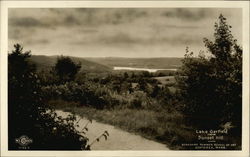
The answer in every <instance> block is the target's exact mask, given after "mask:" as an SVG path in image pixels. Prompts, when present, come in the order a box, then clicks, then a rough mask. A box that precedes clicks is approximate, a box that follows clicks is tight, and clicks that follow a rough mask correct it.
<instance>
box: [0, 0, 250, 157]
mask: <svg viewBox="0 0 250 157" xmlns="http://www.w3.org/2000/svg"><path fill="white" fill-rule="evenodd" d="M0 5H1V8H0V11H1V34H0V35H1V44H0V46H1V47H0V48H1V54H0V55H1V56H0V59H1V60H0V61H1V62H0V63H1V66H0V68H1V69H0V70H1V75H0V76H1V78H0V79H1V87H0V88H1V90H0V91H1V97H0V98H1V149H0V151H1V156H214V157H216V156H227V157H238V156H241V157H247V156H249V52H250V51H249V2H248V1H231V2H229V1H175V2H174V1H0ZM80 7H85V8H88V7H89V8H117V7H119V8H142V7H143V8H152V7H154V8H164V7H165V8H177V7H178V8H182V7H183V8H190V7H192V8H196V7H197V8H199V7H202V8H214V7H217V8H242V11H243V32H244V33H242V34H243V43H242V44H243V45H242V46H243V91H244V92H243V121H242V123H243V129H242V130H243V133H242V151H8V145H7V137H8V136H7V93H8V92H7V75H8V73H7V51H8V8H80Z"/></svg>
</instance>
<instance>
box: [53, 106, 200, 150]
mask: <svg viewBox="0 0 250 157" xmlns="http://www.w3.org/2000/svg"><path fill="white" fill-rule="evenodd" d="M70 105H71V106H70ZM72 106H74V107H72ZM56 108H57V109H62V110H64V111H67V112H72V113H75V114H78V115H80V116H83V117H86V118H89V119H94V120H96V121H99V122H102V123H106V124H111V125H113V126H116V127H118V128H121V129H122V130H126V131H128V132H131V133H135V134H139V135H141V136H143V137H145V138H147V139H151V140H154V141H157V142H160V143H163V144H166V145H167V146H168V147H169V148H170V149H175V150H176V149H183V148H182V147H181V143H185V142H188V141H192V140H193V139H194V138H195V137H194V134H193V132H194V131H193V130H194V129H192V128H190V127H188V126H186V125H184V122H183V117H182V115H180V114H179V113H166V112H155V111H149V110H137V109H113V110H106V109H104V110H97V109H94V108H90V107H75V104H74V103H73V104H65V103H63V102H62V103H61V105H60V106H59V105H57V106H56Z"/></svg>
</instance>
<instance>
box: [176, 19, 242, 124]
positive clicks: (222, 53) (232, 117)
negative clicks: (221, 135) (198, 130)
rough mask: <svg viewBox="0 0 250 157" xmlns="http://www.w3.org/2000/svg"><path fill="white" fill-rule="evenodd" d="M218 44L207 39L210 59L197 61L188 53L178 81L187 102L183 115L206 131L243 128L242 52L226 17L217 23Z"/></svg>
mask: <svg viewBox="0 0 250 157" xmlns="http://www.w3.org/2000/svg"><path fill="white" fill-rule="evenodd" d="M214 27H215V33H214V38H215V40H214V41H210V40H208V39H206V38H205V39H204V43H205V47H206V48H207V50H208V51H207V53H208V54H207V55H205V54H202V53H200V55H199V56H198V57H194V56H193V53H192V52H189V50H188V48H187V49H186V54H185V58H184V60H183V66H182V68H181V71H180V73H179V77H177V80H178V84H179V87H180V89H181V94H182V96H183V98H184V106H183V112H184V113H185V114H186V115H189V116H191V117H193V119H192V118H191V119H192V120H193V122H194V120H195V119H196V120H198V121H196V123H198V124H203V125H205V126H206V127H211V126H214V127H215V126H218V125H219V124H221V123H224V122H232V123H233V124H234V125H235V126H239V127H240V126H241V115H242V111H241V110H242V49H241V47H240V46H239V45H238V44H237V41H236V40H234V39H233V36H232V34H231V31H230V28H231V26H229V25H228V24H227V23H226V18H225V17H223V15H220V16H219V23H215V26H214ZM202 120H203V121H202Z"/></svg>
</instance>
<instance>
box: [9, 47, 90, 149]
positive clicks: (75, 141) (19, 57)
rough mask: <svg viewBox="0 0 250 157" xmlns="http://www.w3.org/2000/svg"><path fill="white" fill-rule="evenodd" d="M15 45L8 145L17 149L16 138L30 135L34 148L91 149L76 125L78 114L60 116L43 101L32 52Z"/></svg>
mask: <svg viewBox="0 0 250 157" xmlns="http://www.w3.org/2000/svg"><path fill="white" fill-rule="evenodd" d="M14 48H15V50H14V51H12V53H10V54H8V139H9V141H8V144H9V145H8V148H9V149H10V150H17V149H18V148H19V146H20V145H18V143H16V141H15V140H16V139H17V138H19V137H20V136H22V135H26V136H28V137H29V138H31V139H32V140H33V142H32V143H31V144H30V145H29V147H30V149H31V150H80V149H87V145H86V142H87V138H86V137H84V136H82V135H81V134H80V132H78V131H77V130H76V129H75V128H74V120H75V117H74V116H70V117H68V118H66V119H63V118H60V117H58V116H57V115H56V113H55V112H54V111H53V110H51V109H50V108H49V106H48V105H46V104H45V102H44V101H43V93H42V92H41V84H40V80H39V78H38V77H37V74H36V66H35V65H34V64H31V63H30V61H29V58H30V57H31V54H30V51H28V52H24V53H23V48H22V47H21V45H19V44H16V45H14ZM65 121H66V123H65Z"/></svg>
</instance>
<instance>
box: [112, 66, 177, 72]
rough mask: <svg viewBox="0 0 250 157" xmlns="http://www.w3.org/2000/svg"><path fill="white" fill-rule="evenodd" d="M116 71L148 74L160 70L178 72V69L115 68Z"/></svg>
mask: <svg viewBox="0 0 250 157" xmlns="http://www.w3.org/2000/svg"><path fill="white" fill-rule="evenodd" d="M114 70H132V71H134V70H138V71H148V72H152V73H154V72H157V71H159V70H171V71H176V70H177V69H149V68H132V67H114Z"/></svg>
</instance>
